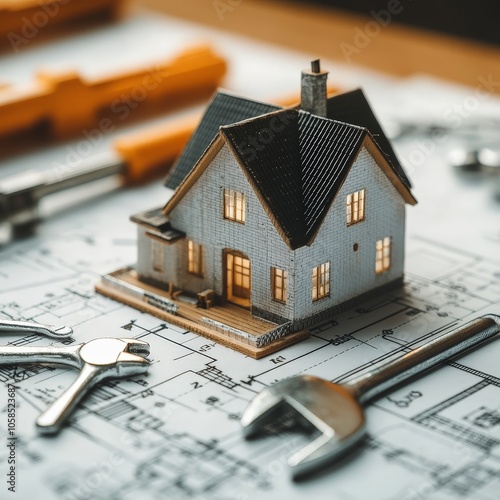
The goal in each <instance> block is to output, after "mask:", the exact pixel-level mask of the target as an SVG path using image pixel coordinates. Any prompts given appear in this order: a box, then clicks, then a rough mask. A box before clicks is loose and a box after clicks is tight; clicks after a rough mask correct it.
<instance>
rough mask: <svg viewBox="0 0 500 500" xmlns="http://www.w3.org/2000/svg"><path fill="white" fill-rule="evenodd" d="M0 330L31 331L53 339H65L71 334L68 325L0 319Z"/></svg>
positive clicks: (71, 330) (12, 331)
mask: <svg viewBox="0 0 500 500" xmlns="http://www.w3.org/2000/svg"><path fill="white" fill-rule="evenodd" d="M0 332H7V333H16V334H17V333H33V334H37V335H44V336H45V337H51V338H53V339H67V338H69V337H71V335H72V334H73V329H72V328H70V327H69V326H53V325H41V324H39V323H33V322H31V321H11V320H6V319H0Z"/></svg>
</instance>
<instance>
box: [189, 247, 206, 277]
mask: <svg viewBox="0 0 500 500" xmlns="http://www.w3.org/2000/svg"><path fill="white" fill-rule="evenodd" d="M187 256H188V273H190V274H193V275H195V276H199V277H200V278H203V274H204V271H205V269H204V264H205V262H204V258H203V245H201V244H200V243H196V241H194V240H188V251H187Z"/></svg>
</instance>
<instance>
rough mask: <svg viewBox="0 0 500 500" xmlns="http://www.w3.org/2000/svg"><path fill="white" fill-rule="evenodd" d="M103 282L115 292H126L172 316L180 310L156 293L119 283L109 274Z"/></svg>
mask: <svg viewBox="0 0 500 500" xmlns="http://www.w3.org/2000/svg"><path fill="white" fill-rule="evenodd" d="M102 281H103V282H104V283H106V284H107V285H108V286H109V287H111V288H114V289H115V290H118V291H122V292H123V291H126V292H127V293H128V294H129V295H132V296H134V297H136V298H138V299H139V300H142V301H143V302H146V304H150V305H152V306H154V307H157V308H158V309H161V310H162V311H165V312H168V313H170V314H176V313H177V310H178V309H179V306H178V305H177V304H176V303H175V302H173V301H172V300H170V299H167V298H166V297H161V296H160V295H157V294H156V293H152V292H144V291H143V290H141V289H140V288H139V287H137V286H135V285H132V284H130V283H126V284H125V283H123V281H119V280H117V279H115V278H114V277H113V276H110V275H109V274H108V275H107V276H103V277H102Z"/></svg>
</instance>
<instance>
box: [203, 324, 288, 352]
mask: <svg viewBox="0 0 500 500" xmlns="http://www.w3.org/2000/svg"><path fill="white" fill-rule="evenodd" d="M201 321H202V323H205V324H206V325H208V326H210V327H211V328H213V329H214V330H216V331H218V332H219V333H222V334H223V335H225V336H226V337H229V338H232V339H236V340H239V341H241V342H243V343H245V344H249V345H253V346H254V347H264V346H266V345H268V344H270V343H271V342H274V341H275V340H278V339H279V338H281V337H284V336H285V335H288V334H289V333H290V331H291V326H292V323H291V322H288V323H283V324H282V325H277V326H276V328H274V329H273V330H271V331H269V332H267V333H264V334H263V335H261V336H260V337H257V336H255V335H252V334H250V333H247V332H244V331H242V330H238V329H237V328H233V327H232V326H229V325H225V324H224V323H220V322H219V321H215V320H213V319H210V318H205V317H203V318H201Z"/></svg>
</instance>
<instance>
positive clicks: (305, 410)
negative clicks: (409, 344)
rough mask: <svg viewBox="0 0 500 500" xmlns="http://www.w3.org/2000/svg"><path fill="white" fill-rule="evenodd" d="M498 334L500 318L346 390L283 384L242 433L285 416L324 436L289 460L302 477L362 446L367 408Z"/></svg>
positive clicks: (265, 396) (490, 317) (314, 383)
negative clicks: (353, 448)
mask: <svg viewBox="0 0 500 500" xmlns="http://www.w3.org/2000/svg"><path fill="white" fill-rule="evenodd" d="M499 332H500V316H496V315H494V314H487V315H485V316H482V317H480V318H477V319H475V320H473V321H470V322H469V323H467V324H465V325H463V326H461V327H459V328H456V329H455V330H453V331H451V332H448V333H445V334H444V335H442V336H441V337H438V338H436V339H434V340H431V341H430V342H429V343H427V344H425V345H422V346H421V347H417V348H416V349H414V350H412V351H411V352H408V353H406V354H404V355H403V356H402V357H400V358H398V359H395V360H393V361H389V362H387V363H384V364H382V365H381V366H380V367H376V366H375V367H374V368H373V369H372V370H370V371H369V372H368V373H362V374H361V375H359V376H357V377H354V378H349V379H348V380H347V381H346V382H345V383H343V384H335V383H332V382H330V381H328V380H323V379H321V378H318V377H313V376H311V375H300V376H296V377H292V378H289V379H286V380H282V381H281V382H278V383H277V384H274V385H273V386H271V387H268V388H266V389H264V390H262V391H261V392H260V393H259V394H258V395H257V396H255V398H254V399H253V400H252V401H251V402H250V404H249V405H248V407H247V408H246V410H245V412H244V413H243V416H242V418H241V425H242V426H243V431H244V433H245V436H246V437H253V436H255V435H256V434H257V433H258V432H259V431H260V430H261V429H262V428H263V427H265V426H266V425H267V424H270V423H272V422H274V421H276V420H279V419H280V418H281V417H282V415H283V413H284V412H287V414H288V415H290V416H293V417H294V418H295V419H297V420H298V421H300V422H301V423H305V424H307V426H308V427H312V428H316V429H317V430H319V431H320V432H321V435H320V436H319V437H318V438H317V439H315V440H314V441H312V442H311V443H309V444H307V445H306V446H305V447H304V448H302V449H301V450H299V451H297V452H296V453H295V454H294V455H292V456H291V457H290V458H289V459H288V464H289V465H290V467H291V470H292V474H293V475H294V476H301V475H303V474H304V473H307V472H309V471H311V470H313V469H315V468H317V467H318V466H321V465H323V464H324V463H327V462H332V461H334V460H336V459H337V458H338V457H340V456H341V455H342V454H344V453H345V452H346V451H348V450H350V449H351V448H352V447H353V446H355V445H356V444H358V443H359V442H360V441H361V439H362V438H363V437H364V436H365V433H366V426H365V415H364V411H363V408H362V406H363V405H366V404H367V403H368V402H369V401H371V400H373V399H375V398H376V397H377V396H379V395H380V394H382V393H384V392H385V391H387V390H388V389H391V388H393V387H394V386H396V385H398V384H400V383H401V382H403V381H405V380H407V379H408V378H410V377H413V376H415V375H418V374H420V373H422V372H424V371H426V370H428V369H429V368H432V367H434V366H436V365H438V364H439V363H441V362H443V361H445V360H447V359H449V358H451V357H452V356H455V355H456V354H459V353H461V352H463V351H465V350H466V349H469V348H471V347H473V346H475V345H477V344H479V343H480V342H483V341H484V340H486V339H488V338H490V337H492V336H494V335H496V334H497V333H499ZM289 410H295V411H289Z"/></svg>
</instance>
